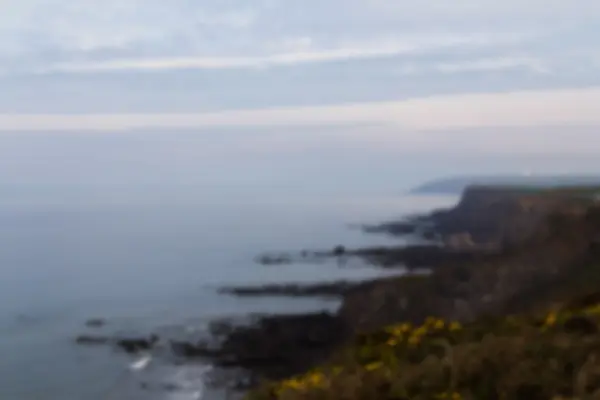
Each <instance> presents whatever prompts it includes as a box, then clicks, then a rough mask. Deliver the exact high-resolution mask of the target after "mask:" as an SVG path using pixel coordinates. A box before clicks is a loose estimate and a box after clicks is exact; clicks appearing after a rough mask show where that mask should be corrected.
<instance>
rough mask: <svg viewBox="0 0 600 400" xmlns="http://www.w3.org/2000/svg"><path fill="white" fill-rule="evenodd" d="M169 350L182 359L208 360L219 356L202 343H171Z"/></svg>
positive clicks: (215, 351)
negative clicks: (203, 358)
mask: <svg viewBox="0 0 600 400" xmlns="http://www.w3.org/2000/svg"><path fill="white" fill-rule="evenodd" d="M171 350H172V351H173V353H174V354H175V355H177V356H179V357H184V358H202V357H205V358H210V357H218V356H219V354H220V353H219V352H218V351H217V350H212V349H210V348H209V346H208V344H207V343H204V342H198V343H191V342H182V341H172V342H171Z"/></svg>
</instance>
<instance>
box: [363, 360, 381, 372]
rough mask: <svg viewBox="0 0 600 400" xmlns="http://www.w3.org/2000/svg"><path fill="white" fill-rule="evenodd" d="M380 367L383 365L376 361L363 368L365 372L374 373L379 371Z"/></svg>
mask: <svg viewBox="0 0 600 400" xmlns="http://www.w3.org/2000/svg"><path fill="white" fill-rule="evenodd" d="M381 367H383V363H382V362H381V361H377V362H372V363H370V364H367V365H366V366H365V369H366V370H367V371H375V370H377V369H379V368H381Z"/></svg>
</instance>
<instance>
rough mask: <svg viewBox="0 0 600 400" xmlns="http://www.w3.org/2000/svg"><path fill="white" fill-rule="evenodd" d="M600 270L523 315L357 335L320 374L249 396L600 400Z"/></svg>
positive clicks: (587, 272)
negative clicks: (462, 323) (599, 399)
mask: <svg viewBox="0 0 600 400" xmlns="http://www.w3.org/2000/svg"><path fill="white" fill-rule="evenodd" d="M599 283H600V267H598V268H595V267H594V268H591V267H590V268H583V269H581V270H580V271H578V273H577V274H574V275H573V277H572V279H571V280H568V281H565V282H563V284H562V285H560V286H557V287H556V288H554V289H555V290H550V291H548V292H547V293H545V294H544V296H540V297H539V304H537V305H536V307H533V308H531V309H530V310H535V311H528V312H523V313H521V314H516V315H504V316H502V317H494V318H481V319H479V320H477V321H476V322H474V323H472V324H468V325H465V326H462V325H461V324H459V323H458V322H453V321H443V320H441V319H438V318H435V317H434V316H432V317H430V318H428V319H427V320H426V321H425V322H424V323H423V324H422V325H419V326H414V325H410V324H407V323H404V324H398V325H393V326H388V327H386V328H384V329H381V330H378V331H375V332H370V333H364V334H361V335H358V336H356V337H355V338H354V339H353V341H352V342H351V343H349V344H348V345H347V346H345V347H344V348H343V349H341V350H340V351H339V352H338V353H337V354H335V355H334V356H333V357H332V358H331V360H330V361H329V362H328V363H327V364H326V365H323V366H321V367H320V368H318V369H315V370H313V371H309V372H308V373H306V374H304V375H301V376H297V377H293V378H290V379H288V380H285V381H280V382H265V383H264V384H263V385H261V386H260V387H259V388H257V389H256V390H254V391H253V392H251V393H250V394H249V395H248V400H333V399H345V400H375V399H377V400H433V399H452V400H462V399H465V400H559V399H562V400H566V399H572V400H574V399H578V400H587V399H596V398H600V290H599V287H600V284H599Z"/></svg>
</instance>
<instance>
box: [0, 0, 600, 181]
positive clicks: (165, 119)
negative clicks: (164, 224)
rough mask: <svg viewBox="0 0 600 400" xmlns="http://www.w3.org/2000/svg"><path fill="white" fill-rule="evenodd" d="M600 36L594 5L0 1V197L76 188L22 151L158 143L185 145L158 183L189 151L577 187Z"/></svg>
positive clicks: (598, 94)
mask: <svg viewBox="0 0 600 400" xmlns="http://www.w3.org/2000/svg"><path fill="white" fill-rule="evenodd" d="M599 34H600V2H598V1H597V0H571V1H564V0H528V1H517V0H502V1H499V0H455V1H452V2H448V1H441V0H418V1H417V0H303V1H293V0H254V1H252V2H250V1H242V0H203V1H197V0H170V1H168V2H167V1H163V0H143V1H142V0H102V1H100V0H79V1H76V2H75V1H71V0H2V1H0V88H1V90H0V146H3V147H4V149H5V150H2V149H1V148H0V153H2V154H4V156H5V157H4V158H5V161H4V164H5V167H6V168H9V167H10V168H11V169H12V170H18V169H19V168H21V169H22V173H23V174H24V175H16V174H12V175H11V174H9V173H8V172H6V171H7V169H6V168H5V169H4V172H2V171H0V181H2V179H3V177H4V180H10V181H19V180H20V179H21V178H22V179H25V176H29V175H27V173H28V172H26V171H30V172H31V171H32V170H34V169H35V168H34V167H33V166H34V165H38V169H39V171H38V172H36V173H35V174H33V175H31V174H30V175H31V176H34V175H35V176H38V178H39V180H44V179H58V180H60V179H59V175H60V174H61V173H62V174H63V175H64V174H66V175H69V176H74V175H73V172H72V171H71V170H70V169H69V168H68V166H64V168H62V169H61V168H60V167H59V166H60V165H62V164H63V163H66V161H64V159H61V158H60V157H59V158H58V159H56V160H54V161H53V162H54V163H55V164H53V166H52V168H50V170H53V169H56V171H62V172H60V173H59V172H56V174H55V175H51V176H52V178H51V177H50V175H48V176H47V177H46V175H45V174H46V173H47V171H46V169H48V168H44V167H42V166H39V165H43V166H46V167H47V165H46V164H39V162H38V164H35V162H34V161H31V160H30V159H29V158H28V157H25V155H26V154H28V153H27V152H28V151H29V150H28V149H29V148H30V147H28V146H33V145H34V144H35V146H36V149H37V150H36V151H39V152H41V153H42V154H48V153H49V152H57V151H59V152H60V149H64V146H66V147H68V148H69V149H70V148H71V143H79V144H80V145H81V146H83V147H82V148H81V150H80V151H76V152H74V154H83V153H86V151H87V150H85V149H84V148H85V147H86V146H92V143H96V144H97V142H98V141H100V142H103V141H105V142H106V143H109V142H110V141H111V140H116V139H114V138H115V137H123V136H124V135H128V139H127V140H128V141H130V142H131V143H137V145H125V144H124V146H125V147H127V148H129V149H130V150H129V151H131V152H143V151H144V150H143V149H144V148H146V147H147V146H148V145H147V144H146V142H147V141H150V142H152V143H154V142H153V140H149V139H148V137H150V136H152V137H155V136H156V135H157V132H162V134H163V135H171V137H174V136H175V135H184V136H185V137H186V139H182V140H180V139H177V140H173V142H169V143H171V144H169V145H167V144H164V143H163V144H161V145H156V146H157V149H159V148H162V149H163V150H164V151H163V152H162V153H160V152H159V153H160V156H159V155H158V153H156V152H155V153H152V154H154V155H153V157H156V159H159V158H160V159H161V160H163V164H164V165H165V166H166V165H167V164H169V163H170V162H171V161H172V159H173V157H175V155H174V154H180V153H181V151H189V149H188V150H182V149H179V148H176V146H177V144H174V143H187V146H190V143H189V142H187V140H189V139H187V137H188V135H195V136H198V137H199V138H196V139H193V140H195V141H196V142H194V143H195V144H194V145H193V146H192V148H193V149H195V151H197V152H198V153H197V154H202V155H203V157H205V158H210V157H217V155H218V156H220V157H221V158H223V157H224V156H225V155H226V156H227V157H229V159H232V158H233V157H236V159H239V160H242V159H244V157H247V158H249V159H250V158H251V159H256V157H263V159H264V157H267V158H269V157H271V159H272V160H273V162H275V160H276V159H277V157H279V156H280V155H281V154H285V155H287V156H286V157H284V161H285V160H288V161H289V160H290V159H293V157H295V156H297V154H298V151H299V149H303V151H308V152H312V153H311V154H313V155H314V156H315V157H317V158H318V157H321V158H318V159H322V157H327V158H328V159H333V160H336V159H339V158H340V157H342V155H340V154H341V152H340V149H343V151H344V153H343V154H346V155H348V154H350V155H351V156H349V158H352V157H358V155H356V156H355V155H354V154H355V153H356V154H358V153H359V152H365V154H367V153H368V154H370V155H371V156H372V158H373V157H375V158H376V157H384V155H385V157H389V159H390V160H392V158H393V157H394V155H393V154H395V155H403V156H404V157H405V159H406V156H410V157H416V156H417V155H418V154H421V155H422V156H423V157H422V158H418V157H417V159H418V160H425V159H426V160H430V159H431V157H434V158H435V159H436V160H440V159H442V160H446V161H444V162H445V164H444V165H450V164H451V163H453V162H455V161H451V160H463V159H464V158H465V157H468V158H469V159H470V160H479V159H480V158H482V157H483V160H496V159H498V160H502V159H504V160H511V159H513V160H516V159H517V158H518V159H519V160H523V161H522V162H521V163H520V164H518V163H517V164H515V163H512V165H511V163H510V161H506V162H504V163H502V162H501V161H498V162H496V161H493V162H492V164H493V165H496V166H498V165H499V166H501V167H502V168H503V171H504V170H506V169H509V167H510V168H514V169H516V170H518V169H520V168H529V167H528V165H529V164H536V162H535V161H533V160H537V159H540V160H541V159H544V160H545V161H544V162H542V163H541V164H539V166H538V167H536V168H539V169H542V170H544V169H546V170H547V169H549V168H550V167H554V169H557V170H561V171H562V170H572V169H576V170H584V171H588V170H593V169H595V168H600V163H598V164H595V163H594V161H593V158H594V157H593V155H594V154H596V153H597V152H598V151H600V136H598V135H600V133H599V130H598V128H600V45H599V44H598V42H597V37H598V35H599ZM232 130H233V131H235V133H232ZM59 132H60V134H59ZM65 132H69V134H68V135H66V134H64V133H65ZM115 132H118V133H120V135H121V136H114V135H113V134H114V133H115ZM139 132H147V133H148V132H152V134H146V135H140V134H139ZM176 132H178V133H176ZM181 132H185V133H181ZM223 132H228V133H227V134H224V133H223ZM108 133H110V135H109V136H110V139H109V138H105V139H99V138H97V137H95V136H98V135H103V134H104V135H107V134H108ZM57 135H58V136H57ZM79 135H87V136H86V137H87V138H88V139H85V140H84V141H80V140H79V139H74V138H75V137H76V136H79ZM149 135H150V136H149ZM223 135H224V136H225V137H227V138H228V139H227V140H223V139H219V138H220V137H221V136H223ZM42 136H45V137H50V136H51V137H52V138H53V139H52V140H48V139H43V138H42ZM92 136H94V138H92ZM122 140H125V139H122ZM342 142H343V143H342ZM38 143H44V145H43V146H42V145H40V146H41V147H39V146H38ZM103 143H104V142H103ZM123 143H125V142H123ZM128 143H129V142H128ZM180 145H181V144H180ZM15 146H16V147H15ZM107 146H108V147H107V149H108V148H114V146H113V145H107ZM181 146H183V145H181ZM38 147H39V148H38ZM150 147H151V146H150ZM13 148H15V149H20V150H18V151H17V152H16V153H15V152H14V151H13V152H11V151H12V150H8V149H13ZM90 148H91V147H90ZM98 148H103V147H102V146H100V147H98ZM169 149H170V150H169ZM206 149H217V150H210V151H207V150H206ZM19 151H21V152H23V153H19ZM64 151H66V152H67V153H68V152H69V151H70V150H64ZM106 151H109V150H106ZM157 151H158V150H157ZM391 152H393V154H391ZM205 153H207V154H205ZM102 154H105V155H106V157H107V158H106V159H105V160H104V161H102V162H101V161H98V162H99V164H98V166H102V165H105V164H106V163H108V160H112V158H110V157H113V156H114V154H113V153H110V154H108V153H102ZM432 155H435V156H432ZM148 157H150V156H148ZM297 157H300V156H297ZM427 157H430V158H427ZM440 157H441V158H440ZM444 157H445V158H444ZM511 157H512V158H511ZM559 158H560V160H563V161H564V160H570V161H568V162H567V161H564V162H566V164H565V165H567V164H568V165H567V166H564V165H563V164H561V163H562V162H563V161H560V162H559V161H558V159H559ZM411 159H412V158H411ZM584 159H585V160H587V161H584ZM422 162H423V163H425V162H424V161H422ZM479 162H480V161H477V162H476V161H472V163H473V165H477V163H479ZM490 162H491V161H490ZM0 163H2V161H0ZM19 163H20V164H19ZM298 163H299V165H301V164H302V160H301V158H298ZM348 163H349V165H353V166H354V169H353V171H358V170H359V169H358V168H359V167H358V164H357V163H351V162H349V161H348ZM390 163H391V161H390ZM427 163H429V161H427ZM67 164H68V163H67ZM267 164H268V163H267ZM492 164H490V165H492ZM559 164H560V167H559ZM169 165H170V164H169ZM386 165H387V164H386ZM469 165H471V164H469ZM486 165H487V164H486ZM536 165H538V164H536ZM265 168H266V167H265ZM381 168H382V169H383V167H381ZM472 168H473V167H472V166H469V167H464V168H463V169H472ZM490 168H492V167H490ZM494 168H496V169H499V168H500V167H494ZM100 169H102V168H100ZM109 169H110V168H107V170H109ZM492 169H493V168H492ZM450 170H451V169H449V168H445V167H443V166H441V165H439V168H438V170H437V171H438V172H435V171H434V170H432V172H431V174H432V175H433V174H434V173H438V174H439V173H441V172H444V171H450ZM118 175H119V174H118V173H117V172H115V174H114V175H111V176H113V178H114V179H116V177H117V176H118ZM299 175H302V173H299ZM269 176H271V175H270V174H266V175H264V177H265V178H264V179H265V180H266V182H268V179H269V178H268V177H269ZM43 177H46V178H43ZM113 178H111V179H113ZM130 178H131V179H134V178H133V177H130ZM165 179H166V178H165ZM281 179H283V178H281Z"/></svg>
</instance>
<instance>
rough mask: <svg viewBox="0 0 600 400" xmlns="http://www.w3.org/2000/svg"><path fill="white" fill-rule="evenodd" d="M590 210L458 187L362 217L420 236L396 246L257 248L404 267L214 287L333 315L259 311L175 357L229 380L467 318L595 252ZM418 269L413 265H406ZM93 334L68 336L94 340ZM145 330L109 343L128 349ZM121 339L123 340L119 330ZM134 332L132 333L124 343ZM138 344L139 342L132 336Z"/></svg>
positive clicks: (269, 260)
mask: <svg viewBox="0 0 600 400" xmlns="http://www.w3.org/2000/svg"><path fill="white" fill-rule="evenodd" d="M598 215H600V212H598V210H597V208H596V207H595V206H594V205H593V204H591V202H590V201H588V200H586V201H582V200H581V199H580V198H573V196H564V195H563V194H562V193H559V194H555V195H554V194H550V195H549V194H548V193H543V194H532V193H522V192H520V191H514V190H508V189H505V188H504V189H497V188H487V187H475V188H469V189H467V191H465V194H464V195H463V198H462V199H461V201H460V203H459V204H458V205H457V206H456V207H454V208H452V209H449V210H441V211H434V212H433V213H431V214H429V215H425V216H416V217H415V216H413V217H411V218H409V219H407V220H405V221H399V222H396V223H386V224H382V225H379V226H377V227H366V228H365V229H366V230H367V231H368V232H371V233H386V234H393V235H407V234H413V235H414V234H416V233H417V234H421V235H423V238H424V239H426V240H429V241H430V243H429V244H419V245H412V246H404V247H380V248H366V249H346V248H345V247H343V246H338V247H336V248H335V249H332V250H330V251H319V252H308V251H302V252H300V253H299V254H298V255H291V254H279V255H277V256H267V255H263V256H260V257H259V258H258V259H257V261H258V262H259V263H261V264H263V265H277V264H287V263H291V262H294V261H295V260H298V259H300V260H303V261H306V260H309V259H312V260H316V261H320V260H323V259H326V258H331V257H335V258H338V259H339V258H347V257H359V258H361V259H363V260H365V261H367V262H368V263H370V264H372V265H376V266H379V267H382V268H405V269H406V270H407V271H408V274H407V275H405V276H398V277H389V278H381V279H376V280H372V281H369V282H363V283H358V284H357V283H349V282H334V283H322V284H313V285H265V286H262V287H237V288H235V287H234V288H231V287H229V288H221V290H220V292H221V293H223V294H229V295H236V296H325V297H331V296H334V297H338V298H340V299H341V300H342V305H341V308H340V310H339V311H338V312H337V313H335V314H327V313H312V314H305V315H293V316H291V315H288V316H285V315H284V316H262V317H258V318H256V319H255V320H254V321H253V322H252V323H251V324H245V325H239V326H236V325H234V324H224V325H222V326H221V328H223V329H221V330H220V332H216V333H215V337H218V338H219V340H217V341H216V342H214V341H213V342H210V344H209V342H207V341H201V340H199V341H196V342H190V341H187V342H186V341H178V342H176V341H171V342H170V343H169V345H170V348H171V351H172V352H173V353H174V354H176V355H177V356H179V357H182V358H183V359H190V360H194V359H198V358H200V359H204V360H210V361H211V362H213V363H214V365H216V366H218V367H221V368H224V369H237V370H240V369H241V370H242V371H244V373H243V375H242V376H243V379H242V381H243V382H244V384H243V385H238V387H241V388H244V389H245V388H248V387H253V386H254V385H255V384H257V383H258V382H261V381H263V380H265V379H267V380H273V379H275V380H278V379H284V378H287V377H290V376H292V375H295V374H298V373H302V372H305V371H307V370H309V369H311V368H313V367H315V366H317V365H319V364H320V363H322V362H323V361H325V360H326V359H327V358H328V357H329V355H331V354H332V353H333V352H334V351H335V350H336V349H338V348H339V347H340V346H341V345H343V344H344V343H345V342H346V341H348V340H350V338H351V337H353V335H355V334H356V333H360V332H370V331H373V330H376V329H379V328H381V327H383V326H386V325H389V324H394V323H398V322H413V323H421V322H422V321H424V320H425V319H426V318H427V317H428V316H431V315H435V316H439V317H442V318H447V319H451V320H456V321H461V322H468V321H471V320H473V319H474V318H476V317H477V316H481V315H486V314H499V313H504V312H507V310H509V309H511V307H512V308H514V307H515V306H516V307H520V306H523V305H525V304H527V301H528V298H530V297H531V296H532V293H533V292H535V291H536V290H538V289H539V288H540V287H546V286H548V285H552V284H553V283H554V282H556V281H557V280H560V279H561V277H562V276H564V274H568V273H569V271H571V270H572V269H573V268H575V267H576V266H577V265H580V264H581V263H583V262H584V261H585V260H586V259H588V258H589V257H592V256H593V255H595V254H596V253H591V252H592V249H593V248H594V246H593V243H595V240H596V236H597V235H598V234H599V233H600V218H599V217H598ZM418 272H425V273H418ZM93 339H94V338H93V337H87V338H85V337H84V338H81V337H80V338H79V341H80V342H82V343H85V342H86V341H87V342H88V343H96V342H98V340H96V341H94V340H93ZM155 339H157V338H154V337H150V338H139V339H133V340H134V341H133V342H131V341H125V342H124V341H123V340H121V341H116V342H114V341H112V342H114V343H116V345H117V346H118V347H120V348H121V349H123V350H125V351H128V352H131V351H137V349H138V348H147V346H150V347H151V346H152V345H153V344H154V343H155V342H156V340H155ZM128 340H131V339H128ZM136 340H137V341H136ZM138 344H139V345H140V346H141V347H140V346H138Z"/></svg>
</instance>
